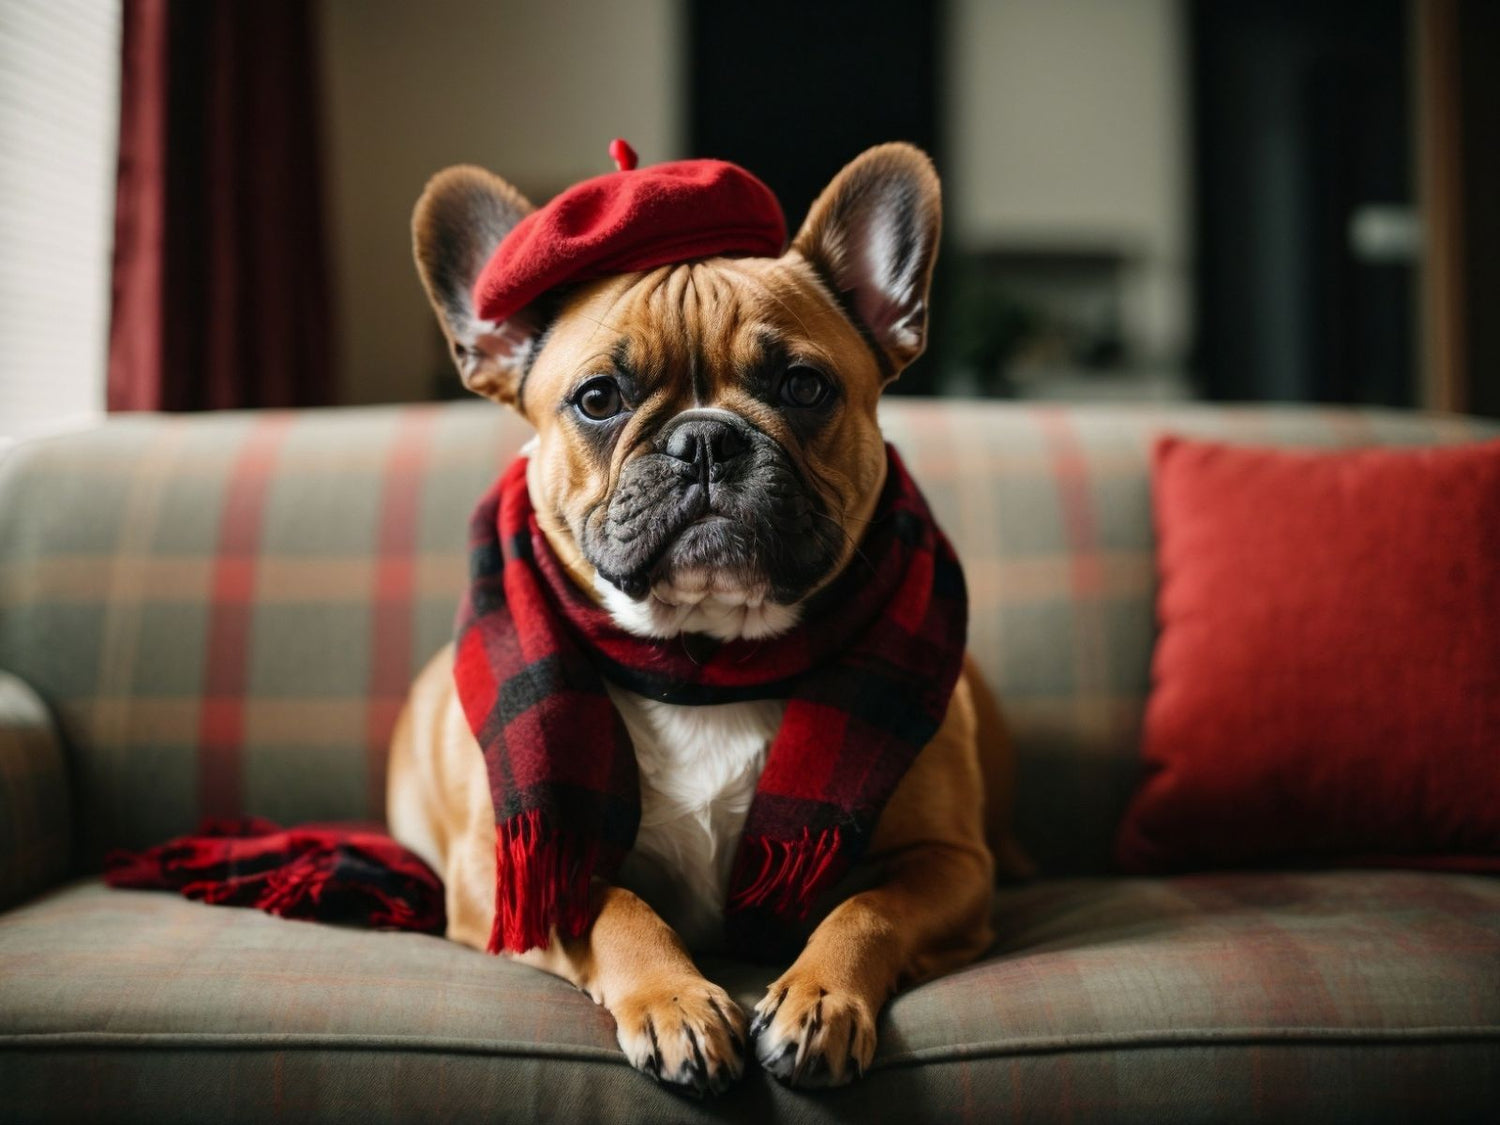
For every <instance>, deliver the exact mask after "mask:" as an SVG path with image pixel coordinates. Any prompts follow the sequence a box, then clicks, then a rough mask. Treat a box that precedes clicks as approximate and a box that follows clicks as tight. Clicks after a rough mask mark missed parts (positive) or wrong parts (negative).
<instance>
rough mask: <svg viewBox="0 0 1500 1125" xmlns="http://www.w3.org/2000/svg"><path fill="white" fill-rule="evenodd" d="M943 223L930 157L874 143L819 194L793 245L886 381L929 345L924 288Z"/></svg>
mask: <svg viewBox="0 0 1500 1125" xmlns="http://www.w3.org/2000/svg"><path fill="white" fill-rule="evenodd" d="M942 226H943V200H942V187H941V185H940V184H939V182H938V176H937V172H936V170H935V169H934V168H933V166H932V161H931V160H929V159H928V158H927V154H926V153H924V152H923V151H922V150H921V149H919V148H915V147H913V146H912V145H909V144H887V145H877V146H876V147H875V148H872V149H868V150H866V151H865V152H864V153H862V154H861V155H860V156H859V157H857V158H856V159H855V160H854V161H852V162H851V163H850V164H848V165H847V166H846V167H845V168H844V170H843V171H842V172H840V173H839V174H838V175H837V176H835V177H834V178H833V182H832V183H830V184H829V185H828V186H827V187H826V188H824V189H823V194H822V195H820V196H818V200H817V202H816V203H814V204H813V205H812V209H811V210H810V211H808V213H807V221H806V222H804V223H803V224H802V229H801V230H800V231H798V232H797V237H796V238H795V239H793V240H792V248H793V249H794V250H796V251H798V252H799V253H801V255H802V256H803V257H804V258H806V259H807V260H808V262H810V263H811V264H812V266H813V268H815V269H816V270H817V271H818V272H819V273H820V274H821V275H822V277H823V279H824V281H826V282H827V283H828V285H829V286H831V287H832V288H833V290H834V292H835V293H836V294H837V295H838V296H839V299H840V300H841V301H842V303H843V305H844V308H845V310H846V311H847V312H848V313H849V314H850V315H851V316H853V317H854V318H855V319H856V320H857V322H858V326H859V327H860V328H862V329H863V330H864V331H865V332H867V333H868V335H869V338H870V340H871V342H872V343H873V344H874V346H875V347H876V348H877V349H878V350H879V351H880V353H881V354H883V355H884V356H885V357H886V360H887V365H886V366H887V373H888V376H889V377H890V378H894V377H895V376H896V375H898V374H900V372H901V369H902V368H904V367H905V366H906V365H907V364H909V363H911V361H912V360H914V359H916V358H917V357H918V356H919V355H921V354H922V351H923V349H924V348H926V346H927V291H928V289H929V287H930V286H931V284H932V266H933V263H934V262H935V261H937V247H938V237H939V235H940V234H941V233H942Z"/></svg>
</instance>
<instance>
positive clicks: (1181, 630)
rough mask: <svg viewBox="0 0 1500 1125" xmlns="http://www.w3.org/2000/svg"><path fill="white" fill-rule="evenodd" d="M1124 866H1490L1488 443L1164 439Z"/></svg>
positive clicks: (1498, 460)
mask: <svg viewBox="0 0 1500 1125" xmlns="http://www.w3.org/2000/svg"><path fill="white" fill-rule="evenodd" d="M1152 494H1153V505H1154V508H1155V517H1156V528H1157V560H1158V568H1159V575H1160V582H1161V585H1160V590H1159V593H1158V596H1157V617H1158V621H1159V624H1160V627H1161V634H1160V637H1159V639H1158V641H1157V646H1156V652H1155V657H1154V661H1153V667H1152V680H1153V686H1152V692H1151V698H1150V701H1149V703H1148V706H1147V710H1146V724H1145V732H1144V747H1143V753H1144V756H1145V760H1146V765H1147V768H1148V776H1147V778H1146V780H1145V782H1144V783H1143V785H1142V787H1141V789H1140V791H1139V792H1137V793H1136V795H1135V797H1134V800H1133V801H1132V803H1131V805H1130V808H1129V810H1128V811H1127V813H1126V815H1125V820H1124V823H1123V824H1122V826H1121V829H1120V835H1119V839H1118V842H1117V848H1116V856H1117V859H1118V861H1119V863H1120V865H1121V866H1122V867H1124V868H1125V869H1127V870H1129V871H1133V872H1160V871H1172V870H1182V869H1186V868H1205V867H1214V866H1231V865H1245V864H1251V863H1271V862H1282V863H1298V864H1302V863H1334V862H1337V863H1343V864H1394V865H1401V866H1433V867H1446V868H1453V869H1464V870H1482V871H1500V441H1495V442H1486V443H1483V444H1477V445H1468V446H1459V447H1448V448H1431V449H1400V450H1394V449H1375V450H1358V451H1350V452H1337V453H1327V452H1294V451H1283V450H1270V449H1249V448H1244V447H1233V446H1227V445H1221V444H1218V443H1212V442H1199V441H1187V440H1183V439H1180V438H1164V439H1162V440H1161V441H1159V442H1158V444H1157V446H1156V450H1155V455H1154V464H1153V480H1152Z"/></svg>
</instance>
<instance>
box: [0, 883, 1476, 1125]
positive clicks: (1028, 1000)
mask: <svg viewBox="0 0 1500 1125" xmlns="http://www.w3.org/2000/svg"><path fill="white" fill-rule="evenodd" d="M995 924H996V928H997V931H998V932H999V934H1000V941H999V945H998V947H997V949H996V950H995V951H994V953H993V954H992V955H991V956H989V957H988V958H986V959H985V960H983V961H981V962H980V963H978V964H976V965H973V966H971V967H969V968H968V969H965V970H963V971H961V972H958V973H955V974H953V975H951V976H949V977H946V978H943V979H941V980H938V981H936V982H934V983H932V984H929V985H926V986H924V987H922V988H919V989H916V990H913V991H911V992H908V993H906V994H904V995H902V996H900V997H898V998H897V999H896V1001H895V1002H894V1003H893V1004H892V1005H891V1006H890V1008H889V1010H888V1012H887V1013H886V1015H885V1016H884V1018H883V1019H882V1021H881V1028H880V1033H881V1037H880V1048H879V1051H878V1053H877V1056H876V1061H875V1065H874V1068H873V1069H872V1071H871V1072H870V1074H869V1075H868V1077H867V1078H866V1079H865V1080H864V1081H863V1082H862V1083H857V1084H855V1085H854V1086H852V1087H849V1088H847V1089H844V1090H839V1091H833V1092H829V1093H820V1094H799V1093H792V1092H789V1091H787V1090H784V1089H782V1088H781V1087H780V1086H778V1085H777V1084H776V1083H775V1082H774V1081H772V1080H771V1079H769V1078H768V1076H767V1075H766V1074H765V1073H764V1072H763V1071H760V1070H758V1069H755V1068H753V1067H752V1068H751V1069H750V1070H749V1071H748V1072H747V1074H746V1078H745V1083H744V1085H743V1086H742V1087H740V1088H737V1089H736V1090H734V1091H732V1092H731V1093H729V1094H728V1095H727V1096H725V1097H724V1098H722V1099H720V1100H718V1101H716V1102H713V1103H709V1104H707V1105H698V1104H696V1103H691V1102H686V1101H683V1100H681V1099H680V1098H678V1097H676V1096H674V1095H672V1094H669V1093H667V1092H665V1091H663V1090H661V1089H659V1088H658V1087H656V1086H653V1085H652V1084H651V1083H650V1082H649V1081H647V1080H646V1079H644V1078H642V1077H641V1076H640V1075H638V1074H636V1073H635V1072H634V1071H632V1070H631V1069H630V1068H629V1067H628V1065H627V1064H626V1063H625V1061H624V1058H623V1057H622V1056H621V1055H620V1053H619V1050H618V1048H617V1047H616V1046H615V1043H614V1034H613V1027H612V1024H611V1021H610V1018H609V1016H608V1015H607V1014H606V1013H605V1012H604V1010H603V1009H601V1008H597V1007H595V1006H594V1005H593V1004H592V1003H591V1002H590V1001H589V999H588V998H587V997H586V996H585V995H583V994H582V993H579V992H577V991H575V990H574V989H572V988H571V987H569V986H568V985H566V984H564V983H563V982H561V981H559V980H557V979H556V978H553V977H548V976H546V975H544V974H542V973H539V972H537V971H535V970H532V969H527V968H524V967H521V966H518V965H514V964H511V963H509V962H506V961H503V960H497V959H495V958H490V957H485V956H483V955H482V954H479V953H476V952H474V951H471V950H468V949H464V948H461V947H459V946H457V945H453V944H451V943H447V942H443V941H440V940H438V939H436V938H428V937H421V936H418V935H410V934H379V933H368V932H363V931H356V930H348V929H339V928H335V927H330V926H315V925H311V924H308V923H304V922H288V921H284V920H282V919H278V918H272V917H268V916H266V915H263V914H260V913H258V912H255V911H249V910H234V909H228V908H222V909H217V910H212V909H208V908H206V907H203V906H200V905H199V904H196V903H192V902H186V901H183V900H181V899H178V898H175V897H172V896H167V895H159V894H150V893H142V892H126V891H111V890H106V889H105V888H103V887H102V886H100V885H98V884H97V883H93V882H88V883H82V884H75V885H73V886H71V887H68V888H65V889H63V890H60V891H56V892H54V893H52V894H50V895H48V896H46V897H45V898H43V899H40V900H36V901H34V902H32V903H31V904H29V905H26V906H23V907H20V908H17V909H14V910H11V911H9V912H8V913H5V914H0V1119H4V1120H6V1121H66V1122H76V1121H111V1122H125V1121H139V1122H149V1123H151V1125H162V1123H166V1122H174V1121H204V1120H212V1121H215V1122H221V1123H224V1125H229V1123H231V1122H240V1121H243V1122H259V1121H267V1120H289V1121H307V1120H314V1119H316V1120H320V1121H350V1122H359V1123H361V1125H366V1123H378V1122H388V1121H390V1122H394V1121H401V1120H423V1121H484V1122H488V1123H503V1122H532V1121H558V1122H575V1121H601V1120H611V1121H653V1122H654V1121H694V1122H700V1121H701V1122H707V1121H744V1122H764V1121H767V1120H772V1119H774V1120H777V1121H784V1122H837V1121H859V1122H886V1121H889V1122H900V1123H902V1125H908V1123H911V1122H924V1121H931V1122H975V1123H981V1122H992V1121H1009V1120H1035V1121H1063V1122H1066V1121H1078V1122H1088V1121H1118V1122H1150V1123H1157V1122H1162V1121H1175V1120H1192V1121H1246V1120H1259V1121H1275V1122H1296V1121H1308V1122H1317V1123H1318V1125H1329V1123H1331V1122H1340V1121H1349V1122H1360V1123H1367V1122H1379V1121H1392V1122H1405V1121H1414V1120H1423V1121H1468V1120H1481V1119H1484V1118H1485V1115H1486V1114H1490V1113H1492V1112H1493V1109H1494V1106H1495V1105H1496V1104H1500V974H1497V973H1496V972H1495V966H1496V965H1500V880H1494V879H1485V878H1482V877H1475V876H1458V875H1430V874H1417V873H1412V872H1343V873H1336V874H1300V875H1235V876H1223V877H1210V876H1199V877H1192V878H1184V879H1174V880H1150V879H1142V880H1093V879H1078V880H1057V881H1053V882H1047V883H1040V884H1037V885H1035V886H1030V887H1025V888H1021V889H1018V890H1013V891H1006V892H1002V893H1001V895H1000V896H999V897H998V899H997V901H996V907H995ZM704 969H705V971H706V972H707V973H708V974H709V975H710V976H712V977H714V978H715V979H718V980H720V981H722V982H723V983H724V984H725V986H726V987H728V988H729V990H730V992H731V993H732V994H733V995H734V996H735V997H736V998H737V999H738V1000H739V1001H740V1002H741V1003H742V1004H745V1005H749V1004H751V1003H753V1002H754V1001H755V1000H756V999H758V998H759V996H760V994H761V992H762V990H763V989H764V987H765V985H766V984H767V983H768V982H769V980H770V979H771V977H772V976H774V972H772V971H770V970H764V969H761V970H757V969H753V968H750V967H748V966H744V965H740V964H735V963H728V962H706V963H705V965H704Z"/></svg>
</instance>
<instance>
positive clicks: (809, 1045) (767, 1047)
mask: <svg viewBox="0 0 1500 1125" xmlns="http://www.w3.org/2000/svg"><path fill="white" fill-rule="evenodd" d="M875 1016H876V1010H875V1008H874V1007H873V1006H872V1005H871V1004H870V1003H869V1002H868V1001H867V1000H865V999H864V998H863V997H861V996H858V995H856V994H855V993H852V992H849V991H847V990H845V989H840V988H834V987H832V986H829V987H824V986H823V985H821V984H820V983H819V982H818V981H817V980H816V979H814V978H812V977H810V976H808V975H806V974H801V973H798V972H797V970H796V969H793V970H792V971H791V972H789V973H787V974H786V975H785V976H784V977H782V978H781V979H780V980H779V981H777V982H776V983H775V984H773V985H771V987H770V988H769V989H767V990H766V995H765V997H764V999H762V1000H761V1002H760V1003H759V1004H757V1005H756V1006H755V1019H754V1020H753V1021H752V1022H751V1024H750V1039H751V1042H752V1044H753V1045H754V1049H755V1057H756V1058H757V1059H758V1060H759V1061H760V1065H761V1066H762V1067H764V1068H765V1069H766V1070H767V1071H769V1072H770V1073H771V1074H773V1075H775V1077H776V1078H777V1079H779V1080H780V1081H782V1082H785V1083H786V1084H787V1085H789V1086H802V1087H816V1086H842V1085H844V1084H845V1083H846V1082H851V1081H853V1080H854V1078H855V1077H856V1076H862V1075H863V1074H864V1072H865V1068H866V1067H867V1066H869V1065H870V1061H871V1060H872V1059H873V1058H874V1057H875Z"/></svg>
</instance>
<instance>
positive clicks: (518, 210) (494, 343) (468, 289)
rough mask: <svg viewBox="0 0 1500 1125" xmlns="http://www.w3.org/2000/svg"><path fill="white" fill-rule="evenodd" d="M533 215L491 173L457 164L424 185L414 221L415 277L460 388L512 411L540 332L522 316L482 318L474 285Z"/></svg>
mask: <svg viewBox="0 0 1500 1125" xmlns="http://www.w3.org/2000/svg"><path fill="white" fill-rule="evenodd" d="M533 210H534V208H533V207H532V205H531V204H530V203H529V202H528V201H527V199H526V197H525V196H523V195H522V194H521V193H520V192H518V191H517V190H516V189H515V188H513V187H511V186H510V185H509V184H508V183H506V182H505V181H504V180H502V179H501V178H500V177H499V176H497V175H495V174H494V173H493V172H487V171H485V170H484V169H483V168H476V167H473V166H472V165H467V164H460V165H457V166H455V167H453V168H446V169H444V170H443V171H441V172H439V173H438V174H437V175H436V176H434V177H432V179H431V180H429V181H428V183H427V189H426V190H425V191H423V192H422V198H420V199H418V200H417V206H416V208H415V210H413V212H412V216H411V233H412V250H413V253H414V254H415V256H416V259H417V272H418V273H419V274H421V277H422V284H423V285H424V286H425V287H426V289H427V297H428V299H429V300H430V301H431V302H432V307H433V310H434V311H435V312H436V313H437V317H438V323H439V324H441V325H442V328H443V335H444V336H446V337H447V338H448V348H449V351H450V353H451V354H452V356H453V362H454V363H455V364H456V365H457V366H458V373H459V375H460V376H462V378H463V381H464V386H466V387H468V388H469V390H471V391H474V392H475V393H476V394H481V395H484V396H485V397H486V398H492V399H495V400H496V401H497V402H504V403H507V404H509V405H512V406H514V405H515V401H516V388H517V387H518V386H519V385H520V381H521V376H522V374H523V372H524V371H525V368H526V364H527V363H528V361H529V360H530V357H531V350H532V348H533V346H534V345H535V342H536V338H537V334H538V331H539V329H538V326H537V325H536V324H534V323H533V322H532V321H531V319H530V318H529V317H528V316H527V315H526V314H525V313H524V312H522V313H520V314H518V315H517V316H513V317H511V318H510V319H509V320H507V321H505V322H504V323H500V324H497V323H495V322H494V321H491V320H482V319H480V318H479V316H477V315H476V314H475V312H474V279H475V278H477V277H478V276H479V271H480V270H482V269H483V268H484V265H485V263H486V262H488V261H489V259H490V255H491V254H493V253H494V252H495V247H496V246H499V245H500V241H501V239H503V238H504V237H505V236H506V235H507V234H509V233H510V232H511V229H512V228H513V227H514V226H515V225H516V224H517V223H519V222H520V221H521V220H522V219H523V218H525V217H526V216H527V215H529V214H530V213H531V212H532V211H533Z"/></svg>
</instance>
